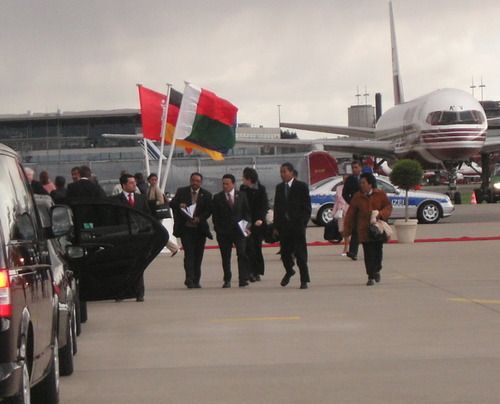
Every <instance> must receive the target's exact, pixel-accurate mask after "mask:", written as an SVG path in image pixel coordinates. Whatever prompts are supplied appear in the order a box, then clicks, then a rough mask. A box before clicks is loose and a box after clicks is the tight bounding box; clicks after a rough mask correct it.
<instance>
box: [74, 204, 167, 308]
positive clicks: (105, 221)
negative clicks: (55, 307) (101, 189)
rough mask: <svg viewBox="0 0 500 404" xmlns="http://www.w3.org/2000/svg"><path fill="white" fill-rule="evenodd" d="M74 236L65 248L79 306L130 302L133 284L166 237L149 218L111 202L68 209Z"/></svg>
mask: <svg viewBox="0 0 500 404" xmlns="http://www.w3.org/2000/svg"><path fill="white" fill-rule="evenodd" d="M71 209H72V211H73V213H74V223H75V226H74V234H73V237H72V244H73V245H71V246H68V247H67V251H68V254H67V256H68V257H69V258H68V259H69V261H70V265H71V268H72V269H73V270H74V272H75V276H76V278H77V279H78V281H79V294H80V299H81V300H83V301H93V300H106V299H128V298H135V297H136V291H135V287H136V282H137V279H138V278H139V277H140V276H141V275H142V273H143V272H144V270H145V269H146V268H147V266H148V265H149V264H150V263H151V262H152V261H153V259H154V258H155V257H156V256H157V255H158V254H159V253H160V251H161V250H162V249H163V247H165V245H166V243H167V241H168V232H167V231H166V230H165V228H164V227H163V226H162V225H161V223H160V222H159V221H158V220H156V219H155V218H154V217H152V216H150V215H147V214H144V213H142V212H140V211H138V210H135V209H133V208H131V207H129V206H127V205H122V204H119V203H117V202H115V201H112V200H109V201H106V200H103V201H95V200H94V201H80V202H74V203H72V204H71Z"/></svg>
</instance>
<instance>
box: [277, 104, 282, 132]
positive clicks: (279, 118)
mask: <svg viewBox="0 0 500 404" xmlns="http://www.w3.org/2000/svg"><path fill="white" fill-rule="evenodd" d="M276 106H277V107H278V128H281V104H278V105H276Z"/></svg>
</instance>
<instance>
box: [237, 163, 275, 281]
mask: <svg viewBox="0 0 500 404" xmlns="http://www.w3.org/2000/svg"><path fill="white" fill-rule="evenodd" d="M240 191H241V192H245V194H246V196H247V200H248V204H249V205H250V216H251V219H252V221H251V222H252V227H251V233H250V236H248V239H247V245H246V250H247V255H248V259H249V261H250V273H249V279H250V282H255V281H260V277H261V275H264V269H265V265H264V257H263V256H262V239H263V238H264V232H265V226H266V214H267V211H268V210H269V201H268V199H267V192H266V188H265V187H264V185H262V184H261V183H260V182H259V175H258V174H257V171H255V170H254V169H253V168H250V167H246V168H245V169H244V170H243V184H242V185H241V187H240Z"/></svg>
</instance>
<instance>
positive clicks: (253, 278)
mask: <svg viewBox="0 0 500 404" xmlns="http://www.w3.org/2000/svg"><path fill="white" fill-rule="evenodd" d="M248 280H249V281H250V282H252V283H253V282H255V281H256V280H257V279H256V278H255V275H248Z"/></svg>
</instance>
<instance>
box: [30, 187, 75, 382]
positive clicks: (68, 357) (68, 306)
mask: <svg viewBox="0 0 500 404" xmlns="http://www.w3.org/2000/svg"><path fill="white" fill-rule="evenodd" d="M35 203H36V206H37V208H38V213H39V215H40V219H41V224H42V227H43V228H44V230H45V232H46V236H47V243H48V250H49V256H50V263H51V269H52V277H53V280H54V290H55V292H56V294H57V297H58V299H57V302H58V342H59V371H60V374H61V376H67V375H70V374H72V373H73V355H74V354H76V351H77V340H76V337H77V334H78V331H77V330H78V328H79V327H80V326H79V321H78V320H79V315H78V314H77V313H78V311H79V305H78V284H77V280H76V278H75V277H74V274H73V271H72V270H71V267H70V265H69V264H68V261H67V258H66V252H65V246H66V245H67V244H68V241H67V238H66V236H62V237H54V235H53V234H52V218H51V208H52V206H54V202H53V201H52V198H51V197H50V196H49V195H35Z"/></svg>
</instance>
